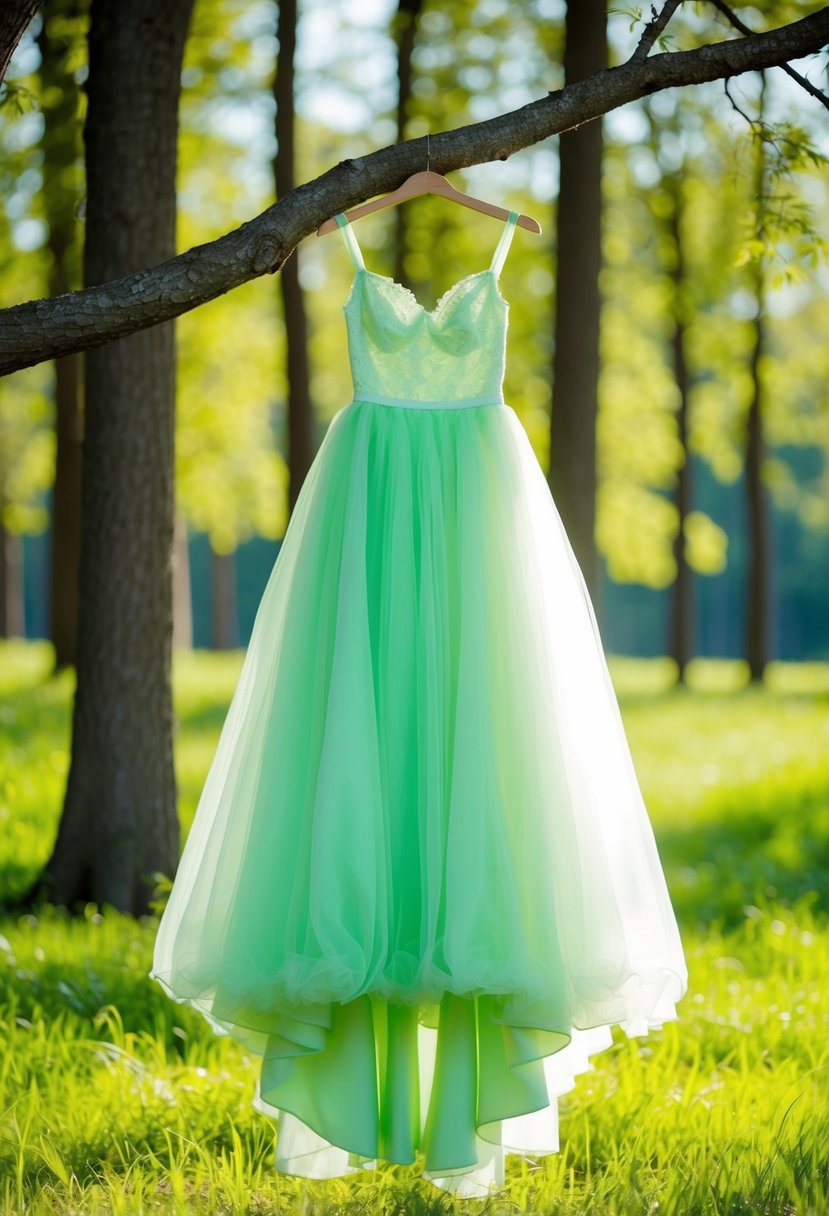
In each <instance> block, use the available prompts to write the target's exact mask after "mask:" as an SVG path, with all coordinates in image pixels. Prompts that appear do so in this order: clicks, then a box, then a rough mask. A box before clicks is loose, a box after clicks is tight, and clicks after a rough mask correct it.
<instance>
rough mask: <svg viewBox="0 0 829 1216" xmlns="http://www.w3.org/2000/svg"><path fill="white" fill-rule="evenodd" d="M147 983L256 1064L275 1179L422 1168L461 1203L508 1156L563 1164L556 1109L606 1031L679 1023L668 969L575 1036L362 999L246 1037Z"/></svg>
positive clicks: (561, 1027) (271, 1018) (473, 1003)
mask: <svg viewBox="0 0 829 1216" xmlns="http://www.w3.org/2000/svg"><path fill="white" fill-rule="evenodd" d="M150 977H151V978H152V979H154V980H156V981H157V982H158V983H159V984H160V985H161V987H162V988H163V989H164V991H165V992H166V993H167V995H168V996H169V997H171V998H172V999H173V1000H174V1001H176V1002H177V1003H179V1004H188V1005H191V1006H192V1007H194V1008H195V1009H197V1010H198V1012H199V1013H200V1014H202V1016H204V1017H205V1018H206V1020H207V1021H208V1022H209V1023H210V1024H211V1026H212V1027H213V1029H214V1030H215V1031H216V1033H218V1034H229V1035H231V1036H232V1037H233V1038H235V1039H237V1040H238V1041H239V1042H241V1043H243V1044H244V1045H245V1046H246V1047H247V1048H248V1049H249V1050H251V1051H253V1052H254V1053H257V1054H260V1055H261V1056H262V1065H261V1070H260V1075H259V1077H258V1078H257V1083H256V1092H255V1096H254V1098H253V1106H254V1108H255V1109H257V1110H258V1111H259V1112H260V1113H261V1114H264V1115H265V1116H267V1117H268V1118H270V1119H272V1120H274V1121H275V1122H276V1128H277V1139H276V1150H275V1157H274V1165H275V1168H276V1169H277V1170H278V1171H279V1172H281V1173H285V1174H291V1175H295V1176H299V1177H303V1178H309V1179H325V1178H334V1177H342V1176H345V1175H348V1174H352V1173H354V1172H356V1171H360V1170H369V1169H374V1168H376V1166H377V1165H378V1163H379V1162H381V1161H386V1162H389V1163H394V1164H401V1165H409V1164H419V1166H420V1172H421V1174H422V1177H423V1178H424V1179H426V1180H427V1181H429V1182H431V1183H433V1184H434V1185H435V1186H436V1187H438V1188H440V1189H441V1190H444V1191H450V1192H452V1193H453V1194H456V1195H458V1196H460V1197H464V1198H474V1197H485V1196H486V1195H488V1194H490V1193H491V1192H492V1191H493V1190H497V1189H499V1188H500V1187H502V1186H503V1185H504V1180H505V1159H506V1156H507V1155H508V1154H518V1155H519V1156H523V1157H525V1158H527V1159H530V1160H536V1159H537V1158H539V1157H543V1156H546V1155H549V1154H551V1153H556V1152H558V1151H559V1128H558V1098H559V1097H560V1096H561V1095H562V1094H564V1093H567V1092H568V1091H569V1090H571V1089H572V1088H573V1087H574V1085H575V1078H576V1076H578V1075H579V1074H580V1073H583V1072H585V1071H588V1070H591V1069H592V1068H593V1064H592V1063H591V1061H590V1056H592V1055H595V1054H597V1053H598V1052H601V1051H604V1050H606V1049H607V1048H608V1047H610V1046H612V1043H613V1037H612V1034H611V1026H612V1025H619V1026H620V1027H621V1028H622V1030H623V1031H624V1032H625V1033H626V1034H627V1035H628V1037H634V1036H642V1035H647V1034H648V1033H649V1032H650V1031H651V1030H654V1029H659V1028H661V1027H662V1025H663V1024H664V1023H665V1022H667V1021H674V1020H677V1013H676V1008H675V1002H676V1001H677V1000H678V999H679V997H680V996H681V995H682V994H683V992H684V991H685V980H684V977H683V976H681V975H679V974H677V973H675V972H672V971H670V970H667V969H662V970H661V971H660V972H659V973H658V974H655V975H648V976H647V977H644V976H641V975H640V976H633V975H631V976H629V977H628V980H627V982H626V984H625V985H624V988H623V990H622V991H620V992H619V993H617V994H615V995H616V1009H617V1012H618V1013H619V1014H620V1016H619V1017H616V1018H612V1019H609V1020H607V1021H602V1022H593V1023H589V1022H587V1023H582V1024H579V1020H578V1019H577V1018H573V1017H567V1018H564V1019H562V1020H560V1021H559V1022H558V1025H552V1024H550V1021H549V1020H548V1019H545V1024H544V1025H520V1024H514V1023H509V1022H506V1021H505V1020H504V1016H503V1013H504V999H503V997H502V996H501V995H500V994H493V993H481V994H479V995H473V996H470V995H459V994H456V993H454V992H451V991H445V992H444V993H443V994H442V996H441V999H440V1001H439V1002H438V1004H437V1005H435V1004H432V1003H428V1004H425V1005H420V1004H417V1003H414V1002H413V1001H412V1000H411V999H410V1000H407V1001H406V1002H402V1001H394V1000H388V999H387V998H386V997H385V996H384V995H381V994H378V993H374V992H372V993H369V992H366V993H364V994H362V995H361V996H359V997H357V998H356V999H353V1000H351V1001H348V1002H347V1003H345V1004H341V1003H339V1002H337V1001H334V1000H330V1001H328V1002H325V1001H320V1002H318V1003H316V1004H314V1005H305V1006H284V1007H282V1008H280V1009H276V1008H272V1009H271V1010H270V1012H269V1015H268V1017H267V1019H263V1018H262V1017H261V1016H257V1015H254V1016H253V1017H251V1018H250V1020H251V1021H252V1022H254V1023H255V1024H254V1025H245V1024H242V1023H240V1022H237V1021H228V1020H227V1019H226V1017H221V1016H219V1015H218V1013H217V1010H218V1009H219V1008H220V1006H219V1005H217V1003H216V1001H215V994H214V995H213V996H201V997H195V996H189V997H188V996H181V995H180V994H179V993H177V992H175V991H174V990H173V989H172V988H171V987H170V984H169V977H168V978H166V979H165V977H164V976H163V975H162V974H160V973H159V972H157V971H155V970H153V971H151V972H150ZM410 996H411V994H410ZM223 1012H224V1013H225V1014H227V1012H228V1010H227V1007H224V1008H223ZM236 1016H241V1015H239V1013H238V1011H237V1014H236ZM558 1016H559V1017H560V1014H559V1015H558ZM265 1020H267V1025H268V1029H267V1030H264V1029H263V1025H264V1021H265Z"/></svg>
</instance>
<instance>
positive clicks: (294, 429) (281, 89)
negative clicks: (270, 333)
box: [273, 0, 316, 512]
mask: <svg viewBox="0 0 829 1216" xmlns="http://www.w3.org/2000/svg"><path fill="white" fill-rule="evenodd" d="M296 23H297V6H296V0H280V3H279V19H278V22H277V30H276V34H277V39H278V41H279V53H278V55H277V60H276V76H275V78H274V88H273V92H274V98H275V99H276V158H275V160H274V178H275V181H276V198H277V202H278V201H279V200H280V199H283V198H284V197H285V195H286V194H288V193H289V192H290V191H291V190H293V189H294V187H295V185H296V156H295V140H294V126H295V121H296V116H295V113H294V56H295V53H296ZM299 257H300V254H299V250H298V249H297V250H295V252H294V256H293V257H292V258H288V260H287V261H286V262H285V264H284V265H283V267H282V274H281V275H280V276H279V280H280V282H279V286H280V290H281V294H282V311H283V316H284V318H285V342H286V350H287V373H288V375H287V379H288V510H289V512H290V511H293V509H294V505H295V503H296V500H297V497H298V496H299V491H300V490H301V488H302V483H303V482H304V481H305V477H306V475H307V473H308V470H309V469H310V467H311V462H312V460H313V459H314V454H315V452H316V444H315V441H314V411H313V406H312V403H311V383H310V382H311V375H310V371H309V368H308V316H307V312H306V308H305V298H304V296H303V293H302V286H301V284H300V281H299Z"/></svg>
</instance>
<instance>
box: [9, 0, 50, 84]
mask: <svg viewBox="0 0 829 1216" xmlns="http://www.w3.org/2000/svg"><path fill="white" fill-rule="evenodd" d="M40 5H41V0H3V3H2V4H0V80H2V79H3V77H4V76H5V75H6V69H7V68H8V66H9V63H10V62H11V57H12V55H13V54H14V51H15V47H16V46H17V44H18V42H19V41H20V39H21V38H22V37H23V34H24V33H25V31H26V27H27V26H28V24H29V22H30V21H31V19H32V17H34V15H35V13H36V12H37V10H38V9H39V8H40Z"/></svg>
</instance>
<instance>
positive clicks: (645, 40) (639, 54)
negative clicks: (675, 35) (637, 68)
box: [628, 0, 682, 63]
mask: <svg viewBox="0 0 829 1216" xmlns="http://www.w3.org/2000/svg"><path fill="white" fill-rule="evenodd" d="M681 3H682V0H666V3H665V4H664V5H663V7H662V11H661V13H658V14H657V11H656V9H655V8H654V6H653V5H651V13H652V15H653V19H652V20H651V21H649V22H648V24H647V25H646V26H645V29H644V32H643V34H642V37H641V38H640V39H639V45H638V46H637V48H636V50H635V51H634V52H633V54H632V55H631V57H630V59H629V60H628V63H641V61H642V60H643V59H647V57H648V54H649V53H650V49H651V47H652V46H653V44H654V43H655V42H656V40H657V38H658V37H659V35H660V34H661V33H662V31H663V30H664V28H665V26H666V25H667V24H668V22H669V21H670V19H671V17H673V15H674V13H675V12H676V10H677V9H678V8H679V6H680V4H681Z"/></svg>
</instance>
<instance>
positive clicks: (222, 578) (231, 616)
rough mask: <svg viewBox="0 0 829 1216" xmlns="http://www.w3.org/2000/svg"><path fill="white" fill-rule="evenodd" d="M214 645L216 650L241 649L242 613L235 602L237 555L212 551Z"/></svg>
mask: <svg viewBox="0 0 829 1216" xmlns="http://www.w3.org/2000/svg"><path fill="white" fill-rule="evenodd" d="M210 603H211V608H212V614H211V639H210V642H211V645H212V647H213V649H214V650H234V649H235V648H236V647H237V646H238V645H239V612H238V606H237V601H236V553H235V552H233V553H217V552H216V551H215V549H213V548H211V550H210Z"/></svg>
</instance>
